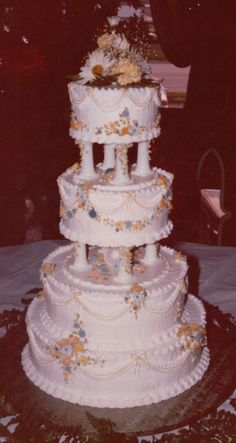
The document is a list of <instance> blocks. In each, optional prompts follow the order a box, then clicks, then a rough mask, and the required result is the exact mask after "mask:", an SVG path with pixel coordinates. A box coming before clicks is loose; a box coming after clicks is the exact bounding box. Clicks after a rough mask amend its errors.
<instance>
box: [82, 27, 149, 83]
mask: <svg viewBox="0 0 236 443" xmlns="http://www.w3.org/2000/svg"><path fill="white" fill-rule="evenodd" d="M108 20H109V19H108ZM109 23H111V21H110V20H109ZM111 26H114V24H111ZM97 45H98V47H97V49H95V50H94V51H92V52H91V53H89V54H88V57H87V59H86V60H85V64H84V66H82V67H81V70H80V73H79V77H78V81H79V83H81V84H82V85H92V86H108V85H115V86H127V85H133V86H134V85H139V86H140V85H143V86H145V85H147V84H148V85H150V84H152V83H153V84H157V82H154V81H153V79H152V74H151V67H150V65H149V64H148V62H147V60H146V59H145V58H144V57H143V56H142V55H141V54H140V53H139V52H137V51H136V50H135V49H134V48H133V47H132V46H131V45H130V43H129V42H128V40H127V39H126V37H125V35H124V34H123V33H122V34H120V33H117V32H116V31H115V29H114V28H111V29H108V31H106V32H105V33H104V34H102V35H100V36H99V37H98V39H97Z"/></svg>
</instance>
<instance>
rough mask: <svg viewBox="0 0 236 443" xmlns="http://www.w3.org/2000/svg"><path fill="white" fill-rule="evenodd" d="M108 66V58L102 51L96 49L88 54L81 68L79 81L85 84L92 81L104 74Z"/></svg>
mask: <svg viewBox="0 0 236 443" xmlns="http://www.w3.org/2000/svg"><path fill="white" fill-rule="evenodd" d="M110 66H111V61H110V59H109V58H108V57H106V56H105V55H104V52H103V51H101V50H100V49H96V50H95V51H93V52H91V54H89V56H88V58H87V60H86V62H85V65H84V66H83V67H82V68H81V70H80V73H79V76H80V80H79V83H81V84H82V85H85V84H86V83H88V82H93V81H94V80H96V78H98V77H103V76H105V75H106V74H107V71H108V70H109V68H110Z"/></svg>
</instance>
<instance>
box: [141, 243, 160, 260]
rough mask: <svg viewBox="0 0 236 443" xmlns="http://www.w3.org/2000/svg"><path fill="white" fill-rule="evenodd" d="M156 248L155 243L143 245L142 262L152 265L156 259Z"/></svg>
mask: <svg viewBox="0 0 236 443" xmlns="http://www.w3.org/2000/svg"><path fill="white" fill-rule="evenodd" d="M158 249H159V245H156V244H155V243H153V244H147V245H146V246H145V252H144V257H143V263H145V264H146V265H154V264H155V263H156V261H157V260H158Z"/></svg>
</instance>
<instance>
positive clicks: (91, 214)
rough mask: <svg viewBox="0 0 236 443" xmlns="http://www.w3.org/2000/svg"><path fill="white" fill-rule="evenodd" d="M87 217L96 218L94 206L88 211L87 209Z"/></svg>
mask: <svg viewBox="0 0 236 443" xmlns="http://www.w3.org/2000/svg"><path fill="white" fill-rule="evenodd" d="M88 214H89V217H91V218H96V217H97V213H96V211H95V209H94V208H92V209H91V210H90V211H89V213H88Z"/></svg>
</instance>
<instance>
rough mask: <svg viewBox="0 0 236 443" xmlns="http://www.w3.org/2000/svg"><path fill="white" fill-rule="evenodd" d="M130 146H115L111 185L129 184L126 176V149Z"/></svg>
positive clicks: (127, 175)
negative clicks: (113, 174)
mask: <svg viewBox="0 0 236 443" xmlns="http://www.w3.org/2000/svg"><path fill="white" fill-rule="evenodd" d="M129 147H130V144H119V145H116V164H115V176H114V179H113V183H115V184H117V185H126V184H128V183H130V178H129V174H128V148H129Z"/></svg>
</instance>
